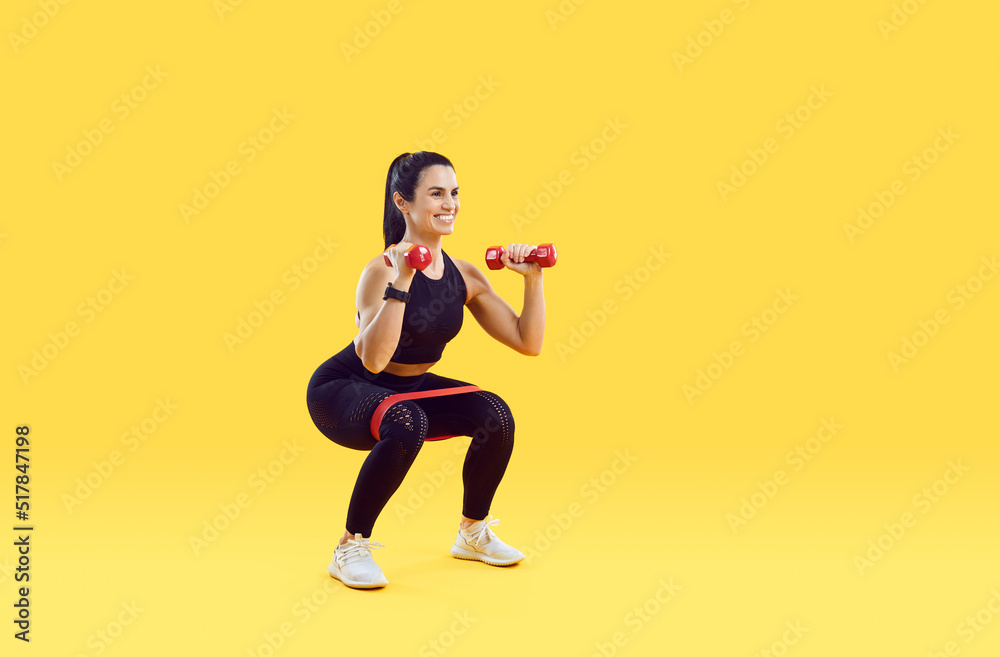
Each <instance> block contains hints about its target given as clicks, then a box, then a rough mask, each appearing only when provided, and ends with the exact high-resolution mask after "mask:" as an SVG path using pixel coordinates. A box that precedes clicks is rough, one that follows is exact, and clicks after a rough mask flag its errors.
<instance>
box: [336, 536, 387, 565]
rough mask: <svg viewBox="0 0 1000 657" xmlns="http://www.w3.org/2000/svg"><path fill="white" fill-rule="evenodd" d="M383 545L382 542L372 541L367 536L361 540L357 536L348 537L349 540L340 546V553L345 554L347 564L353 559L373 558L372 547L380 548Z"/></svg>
mask: <svg viewBox="0 0 1000 657" xmlns="http://www.w3.org/2000/svg"><path fill="white" fill-rule="evenodd" d="M380 547H382V544H381V543H372V542H370V541H369V540H368V539H367V538H362V539H361V540H360V541H359V540H357V539H355V538H349V539H347V542H346V543H344V544H343V545H341V546H340V547H338V548H337V549H338V550H340V553H341V554H342V555H343V559H342V561H343V563H344V565H347V564H348V563H351V562H352V561H358V560H360V559H371V558H372V553H371V551H372V549H375V550H377V549H379V548H380Z"/></svg>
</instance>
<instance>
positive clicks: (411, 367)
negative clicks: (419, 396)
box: [382, 361, 434, 376]
mask: <svg viewBox="0 0 1000 657" xmlns="http://www.w3.org/2000/svg"><path fill="white" fill-rule="evenodd" d="M432 365H434V363H394V362H393V361H389V362H388V364H386V366H385V369H383V370H382V371H383V372H388V373H389V374H395V375H396V376H420V375H421V374H423V373H425V372H426V371H427V370H429V369H430V368H431V366H432Z"/></svg>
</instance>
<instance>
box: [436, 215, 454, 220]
mask: <svg viewBox="0 0 1000 657" xmlns="http://www.w3.org/2000/svg"><path fill="white" fill-rule="evenodd" d="M434 216H435V217H437V218H438V219H441V220H442V221H453V220H454V219H455V215H453V214H436V215H434Z"/></svg>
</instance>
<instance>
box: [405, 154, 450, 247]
mask: <svg viewBox="0 0 1000 657" xmlns="http://www.w3.org/2000/svg"><path fill="white" fill-rule="evenodd" d="M395 198H396V204H397V206H398V207H399V209H400V210H401V211H403V213H404V214H406V213H409V222H412V224H413V227H414V228H416V229H417V230H418V231H419V232H422V233H424V232H426V233H431V234H440V235H451V233H452V231H454V229H455V219H456V218H457V217H458V210H459V207H460V203H459V202H458V179H457V178H455V170H454V169H452V168H451V167H449V166H446V165H443V164H435V165H433V166H429V167H427V168H426V169H424V172H423V176H422V177H421V179H420V182H419V183H418V184H417V190H416V191H415V192H414V194H413V202H412V203H408V202H406V201H404V200H403V198H402V197H401V196H400V195H399V192H396V197H395Z"/></svg>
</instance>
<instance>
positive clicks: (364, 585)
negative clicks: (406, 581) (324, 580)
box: [327, 567, 389, 589]
mask: <svg viewBox="0 0 1000 657" xmlns="http://www.w3.org/2000/svg"><path fill="white" fill-rule="evenodd" d="M327 572H328V573H330V577H332V578H334V579H337V580H340V581H341V582H342V583H343V584H344V586H348V587H350V588H352V589H380V588H382V587H383V586H385V585H386V584H388V583H389V582H388V581H386V582H385V583H384V584H380V583H377V582H376V583H374V584H372V583H368V582H351V581H348V580H346V579H344V578H343V576H342V574H341V572H340V571H339V570H336V569H334V568H332V567H331V568H327Z"/></svg>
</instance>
